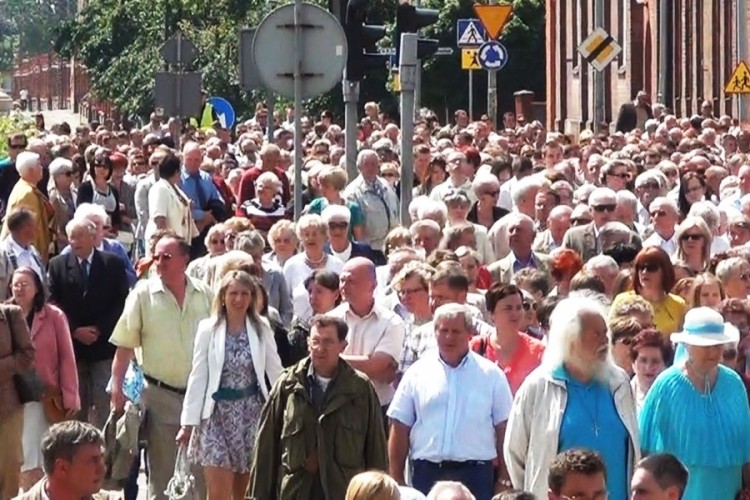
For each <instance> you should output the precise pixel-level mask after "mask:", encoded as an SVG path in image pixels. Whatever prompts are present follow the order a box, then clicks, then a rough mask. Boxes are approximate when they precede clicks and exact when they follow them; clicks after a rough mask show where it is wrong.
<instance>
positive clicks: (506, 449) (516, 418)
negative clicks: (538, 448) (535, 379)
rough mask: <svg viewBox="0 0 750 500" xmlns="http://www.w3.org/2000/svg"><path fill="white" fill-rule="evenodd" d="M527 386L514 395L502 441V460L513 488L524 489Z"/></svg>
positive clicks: (527, 441) (527, 439) (527, 444)
mask: <svg viewBox="0 0 750 500" xmlns="http://www.w3.org/2000/svg"><path fill="white" fill-rule="evenodd" d="M525 389H528V386H521V388H520V389H519V391H518V393H517V394H516V400H515V404H513V406H512V408H511V412H510V417H509V418H508V422H507V427H506V429H505V438H504V441H503V455H502V457H503V459H504V462H505V467H506V469H507V472H508V476H509V477H510V480H511V482H512V483H513V487H514V488H518V489H523V488H524V476H525V474H526V454H527V453H528V448H529V426H528V422H526V415H525V411H526V408H525V407H526V404H527V402H526V399H527V397H529V396H528V392H529V391H528V390H525Z"/></svg>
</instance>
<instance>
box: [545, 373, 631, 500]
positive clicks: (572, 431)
mask: <svg viewBox="0 0 750 500" xmlns="http://www.w3.org/2000/svg"><path fill="white" fill-rule="evenodd" d="M552 376H553V377H554V378H556V379H561V380H564V381H565V386H566V388H567V391H568V403H567V404H566V405H565V413H564V414H563V417H562V423H561V425H560V436H559V441H558V450H557V451H558V452H562V451H566V450H571V449H574V448H584V449H588V450H594V451H596V452H598V453H599V454H601V456H602V458H603V459H604V463H606V464H607V489H608V490H609V498H610V499H611V500H626V499H627V498H628V491H629V488H630V483H629V479H628V477H627V471H628V440H629V439H630V438H629V436H628V431H627V429H626V428H625V424H623V423H622V420H621V419H620V415H619V414H618V413H617V408H616V407H615V400H614V397H613V396H612V393H611V392H610V390H609V388H608V387H606V386H604V385H602V384H601V383H600V382H598V381H594V382H591V383H590V384H583V383H581V382H578V381H577V380H575V379H573V378H571V377H570V375H569V374H568V372H567V370H565V368H563V367H559V368H557V369H556V370H554V371H553V372H552Z"/></svg>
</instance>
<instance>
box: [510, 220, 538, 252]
mask: <svg viewBox="0 0 750 500" xmlns="http://www.w3.org/2000/svg"><path fill="white" fill-rule="evenodd" d="M533 241H534V228H533V227H530V225H529V224H528V223H527V222H524V221H514V222H512V223H511V224H510V225H509V226H508V244H509V246H510V248H511V250H513V251H514V252H516V253H526V252H528V251H529V249H530V248H531V244H532V243H533Z"/></svg>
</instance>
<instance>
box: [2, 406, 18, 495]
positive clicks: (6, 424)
mask: <svg viewBox="0 0 750 500" xmlns="http://www.w3.org/2000/svg"><path fill="white" fill-rule="evenodd" d="M22 434H23V407H21V408H19V409H18V410H16V411H15V412H13V413H12V414H11V415H8V416H7V417H5V418H2V419H0V450H2V451H0V499H3V500H5V499H10V498H15V497H16V496H17V495H18V486H19V485H18V480H19V478H20V474H21V464H22V463H23V446H22V444H21V443H22V440H21V436H22Z"/></svg>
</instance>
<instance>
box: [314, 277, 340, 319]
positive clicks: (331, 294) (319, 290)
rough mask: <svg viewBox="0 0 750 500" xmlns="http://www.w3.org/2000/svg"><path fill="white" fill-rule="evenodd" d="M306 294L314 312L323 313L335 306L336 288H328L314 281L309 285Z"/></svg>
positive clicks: (337, 294)
mask: <svg viewBox="0 0 750 500" xmlns="http://www.w3.org/2000/svg"><path fill="white" fill-rule="evenodd" d="M308 294H309V296H310V307H311V308H312V310H313V313H314V314H325V313H327V312H329V311H331V310H332V309H333V308H334V307H336V301H337V300H338V298H339V291H338V290H330V289H328V288H326V287H324V286H323V285H321V284H319V283H317V282H315V281H313V282H312V284H311V285H310V287H309V289H308Z"/></svg>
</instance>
